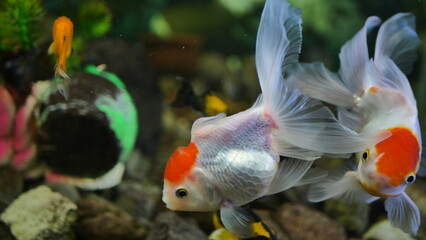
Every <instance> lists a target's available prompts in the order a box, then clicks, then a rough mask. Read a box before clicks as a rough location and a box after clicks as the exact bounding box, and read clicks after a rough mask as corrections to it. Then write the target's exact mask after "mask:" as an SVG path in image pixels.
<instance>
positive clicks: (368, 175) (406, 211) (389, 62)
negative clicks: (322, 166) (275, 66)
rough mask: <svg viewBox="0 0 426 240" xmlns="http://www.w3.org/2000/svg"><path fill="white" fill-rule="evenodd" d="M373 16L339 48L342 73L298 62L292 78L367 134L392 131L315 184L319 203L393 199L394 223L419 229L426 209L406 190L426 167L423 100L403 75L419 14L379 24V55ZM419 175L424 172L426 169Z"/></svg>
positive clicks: (390, 212) (311, 195)
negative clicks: (424, 163)
mask: <svg viewBox="0 0 426 240" xmlns="http://www.w3.org/2000/svg"><path fill="white" fill-rule="evenodd" d="M380 23H381V20H380V19H379V18H378V17H369V18H368V19H367V21H366V23H365V25H364V27H363V28H362V29H361V30H360V31H359V32H358V33H357V34H356V35H355V36H354V38H353V39H352V40H350V41H348V42H347V43H346V44H345V45H344V46H343V47H342V49H341V52H340V55H339V57H340V62H341V66H340V70H339V73H338V74H335V73H332V72H330V71H329V70H327V69H326V68H325V67H324V65H323V64H320V63H312V64H297V67H296V69H295V70H294V72H293V73H290V77H289V81H290V83H291V84H292V85H294V86H296V87H299V88H301V89H302V91H303V92H304V93H306V94H307V95H309V96H312V97H314V98H317V99H320V100H322V101H325V102H328V103H331V104H334V105H336V106H337V110H338V116H339V120H340V121H342V123H344V124H345V125H346V126H348V127H349V128H351V129H353V130H355V131H357V132H359V133H360V135H361V136H362V135H364V136H374V135H382V136H386V137H384V139H381V140H379V141H374V142H371V139H369V138H365V141H369V142H371V145H370V146H369V147H368V148H366V149H365V150H363V151H359V152H358V151H355V149H354V150H353V151H352V152H356V159H357V160H358V167H356V164H353V166H351V164H346V167H343V168H339V169H335V170H334V171H332V172H331V173H330V174H329V176H328V180H327V181H324V182H320V183H317V184H315V185H313V186H312V187H311V191H310V192H309V194H308V199H309V200H311V201H314V202H317V201H322V200H325V199H328V198H332V197H342V198H344V199H345V200H346V201H350V202H353V201H363V202H367V203H369V202H372V201H375V200H377V199H379V198H381V197H383V198H386V200H385V209H386V211H387V213H388V218H389V221H390V223H391V224H392V225H393V226H395V227H398V228H400V229H402V230H403V231H404V232H407V233H412V234H416V233H417V230H418V228H419V226H420V214H419V210H418V208H417V206H416V205H415V203H414V202H413V201H412V200H411V199H410V198H409V197H408V196H407V194H406V193H405V192H404V191H405V188H406V187H407V186H408V185H410V184H412V183H413V182H414V181H415V179H416V173H417V171H418V169H419V165H420V159H421V158H420V156H421V149H422V147H421V146H422V144H421V135H420V127H419V121H418V117H417V107H416V100H415V98H414V95H413V92H412V90H411V87H410V84H409V82H408V80H407V78H406V76H405V75H404V73H408V72H410V71H411V68H412V64H413V62H414V60H415V50H416V48H417V46H418V45H419V43H420V40H419V38H418V36H417V34H416V32H415V18H414V16H413V15H412V14H408V13H398V14H396V15H394V16H393V17H391V18H390V19H388V20H387V21H386V22H384V23H383V25H382V26H381V27H380V29H379V32H378V35H377V41H376V46H375V53H374V58H373V59H369V56H368V48H367V39H366V38H367V33H368V32H369V30H370V29H372V28H373V27H375V26H378V25H379V24H380ZM422 171H423V172H418V174H419V175H425V174H426V171H424V170H422Z"/></svg>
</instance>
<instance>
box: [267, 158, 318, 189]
mask: <svg viewBox="0 0 426 240" xmlns="http://www.w3.org/2000/svg"><path fill="white" fill-rule="evenodd" d="M312 163H313V162H312V161H303V160H299V159H294V158H288V159H284V160H283V161H281V163H280V167H279V168H278V171H277V173H276V174H275V176H274V179H273V180H272V182H271V184H270V185H269V189H268V193H267V195H272V194H275V193H279V192H282V191H284V190H287V189H289V188H291V187H293V186H294V185H296V184H297V183H298V182H299V181H300V179H302V177H303V176H304V175H305V173H306V172H307V171H308V170H309V168H310V167H311V165H312Z"/></svg>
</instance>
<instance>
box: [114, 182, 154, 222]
mask: <svg viewBox="0 0 426 240" xmlns="http://www.w3.org/2000/svg"><path fill="white" fill-rule="evenodd" d="M115 203H116V204H117V205H118V206H120V207H122V208H123V209H125V210H126V211H127V212H129V213H130V214H131V215H132V216H134V217H135V218H136V219H138V220H139V221H141V220H145V219H150V218H152V217H153V216H154V211H155V210H156V207H157V205H158V203H162V201H161V187H160V186H158V185H155V184H152V183H149V182H148V181H132V180H124V181H123V182H122V183H121V184H120V185H119V186H118V198H117V200H116V201H115Z"/></svg>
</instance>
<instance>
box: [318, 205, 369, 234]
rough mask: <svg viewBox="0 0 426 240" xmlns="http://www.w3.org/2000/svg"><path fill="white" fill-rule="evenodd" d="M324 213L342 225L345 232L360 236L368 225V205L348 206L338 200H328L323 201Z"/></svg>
mask: <svg viewBox="0 0 426 240" xmlns="http://www.w3.org/2000/svg"><path fill="white" fill-rule="evenodd" d="M324 212H325V213H326V214H327V215H329V216H330V217H331V218H333V219H334V220H336V221H337V222H339V223H340V224H342V225H343V226H344V227H345V229H346V230H348V231H350V232H353V233H355V234H356V235H357V236H360V235H362V233H364V231H365V229H366V227H367V225H368V217H369V212H370V205H368V204H365V203H354V204H349V203H346V202H344V201H341V200H338V199H329V200H327V201H325V204H324Z"/></svg>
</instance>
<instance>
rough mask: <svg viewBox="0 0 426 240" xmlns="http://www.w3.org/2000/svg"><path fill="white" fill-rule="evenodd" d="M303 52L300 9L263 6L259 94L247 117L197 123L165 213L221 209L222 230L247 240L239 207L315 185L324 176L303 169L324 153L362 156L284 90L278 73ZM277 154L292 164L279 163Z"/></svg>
mask: <svg viewBox="0 0 426 240" xmlns="http://www.w3.org/2000/svg"><path fill="white" fill-rule="evenodd" d="M300 47H301V17H300V10H298V9H295V8H292V7H291V6H290V5H289V3H288V2H287V1H283V0H268V1H267V2H266V4H265V9H264V11H263V14H262V17H261V21H260V25H259V31H258V35H257V44H256V66H257V72H258V76H259V82H260V85H261V89H262V95H261V96H260V97H259V99H258V101H257V102H256V103H255V104H254V105H253V107H251V108H250V109H248V110H246V111H243V112H240V113H237V114H234V115H232V116H229V117H226V116H225V114H219V115H217V116H214V117H207V118H200V119H198V120H196V121H195V122H194V124H193V126H192V130H191V142H190V143H189V145H188V146H186V147H179V148H178V149H176V151H175V152H174V153H173V154H172V156H171V157H170V159H169V161H168V163H167V166H166V169H165V173H164V188H163V201H164V202H165V203H166V205H167V208H169V209H171V210H180V211H215V210H218V209H220V216H221V220H222V222H223V224H224V226H225V227H226V229H228V230H229V231H230V232H232V233H233V234H234V235H236V236H237V237H240V238H247V237H251V236H252V234H251V229H250V224H249V223H250V221H253V219H251V217H250V215H249V214H247V212H245V211H244V209H243V208H241V207H240V206H242V205H244V204H247V203H249V202H251V201H253V200H255V199H258V198H260V197H262V196H266V195H271V194H275V193H278V192H281V191H284V190H286V189H288V188H290V187H292V186H294V185H296V184H302V183H307V182H315V181H318V180H319V179H321V178H322V177H324V175H323V173H322V172H318V171H315V170H313V171H309V172H308V170H309V168H310V167H311V165H312V161H310V160H314V159H317V158H319V157H320V156H321V155H322V154H323V153H333V154H344V153H347V152H348V150H352V148H353V146H356V148H358V149H359V151H361V150H362V149H365V148H366V147H367V146H368V143H366V142H365V141H361V140H363V138H361V137H360V136H359V135H358V134H357V133H356V132H355V131H352V130H350V129H348V128H346V127H344V126H342V125H341V124H340V123H339V122H338V121H337V120H336V119H335V118H334V115H333V114H332V112H331V111H330V110H329V109H328V108H326V107H325V106H323V105H322V104H321V102H320V101H317V100H314V99H310V98H308V97H304V96H303V95H301V92H300V91H299V90H296V89H291V88H290V87H288V86H287V83H286V81H284V79H283V71H284V72H285V71H286V70H287V69H288V68H289V66H291V65H292V64H294V63H296V62H297V61H298V56H299V52H300ZM343 139H345V140H346V139H347V140H349V141H350V144H348V143H347V142H345V141H343ZM341 143H343V144H341ZM280 155H282V156H286V157H290V159H287V160H283V161H281V162H280ZM300 159H303V160H300ZM307 172H308V174H306V175H305V173H307ZM304 175H305V176H304ZM303 176H304V179H302V177H303Z"/></svg>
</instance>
